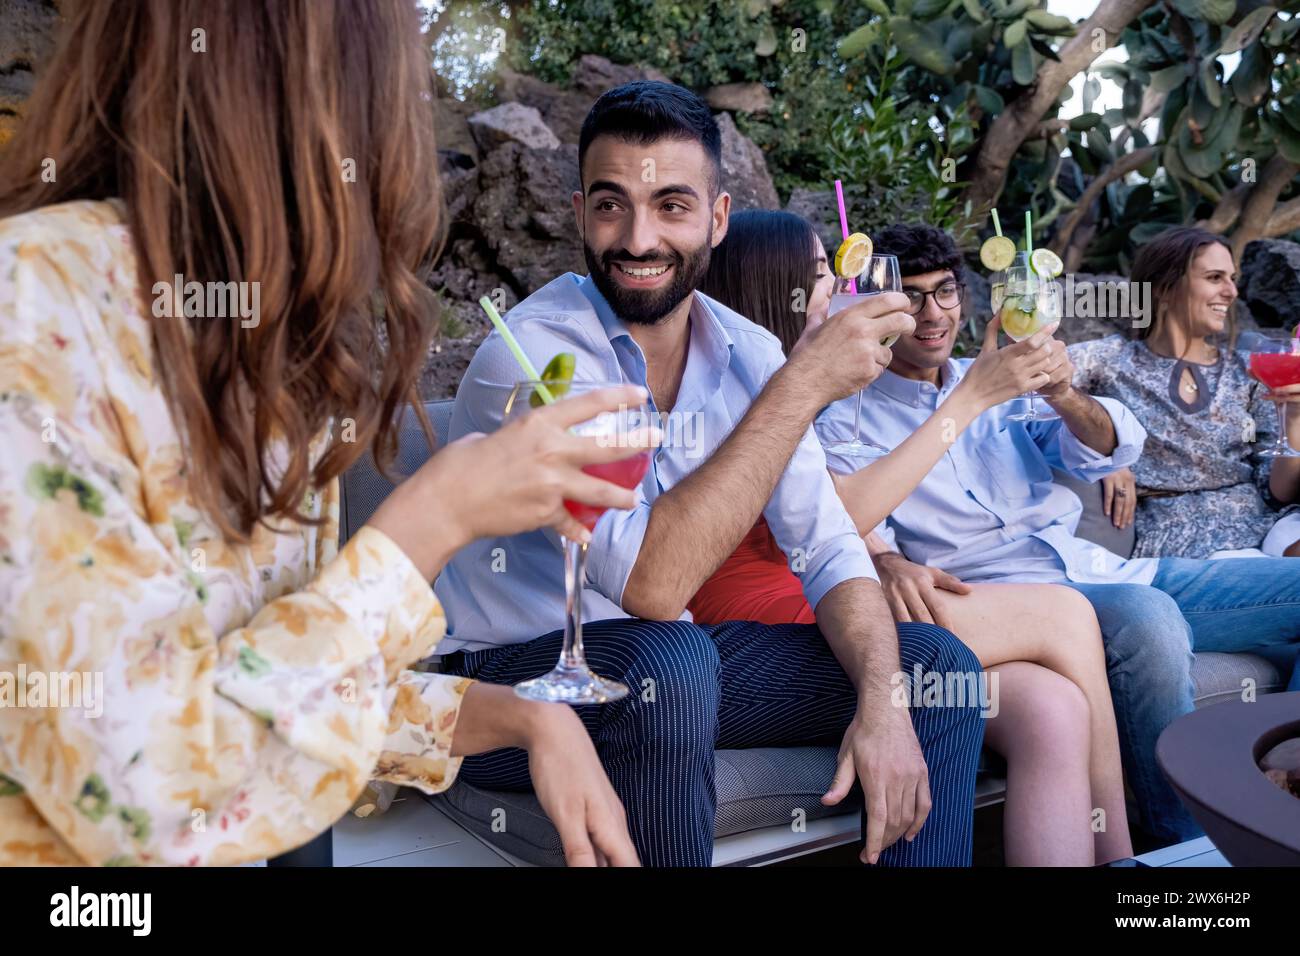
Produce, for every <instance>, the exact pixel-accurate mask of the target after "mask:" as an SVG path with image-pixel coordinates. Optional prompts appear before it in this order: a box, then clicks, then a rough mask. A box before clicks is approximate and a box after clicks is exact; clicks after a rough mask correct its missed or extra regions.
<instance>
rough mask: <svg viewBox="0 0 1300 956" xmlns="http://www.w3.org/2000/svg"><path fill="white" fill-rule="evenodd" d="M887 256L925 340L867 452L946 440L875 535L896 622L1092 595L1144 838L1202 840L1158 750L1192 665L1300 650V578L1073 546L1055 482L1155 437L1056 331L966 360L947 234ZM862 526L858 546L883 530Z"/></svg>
mask: <svg viewBox="0 0 1300 956" xmlns="http://www.w3.org/2000/svg"><path fill="white" fill-rule="evenodd" d="M876 252H877V253H880V254H884V255H894V256H897V257H898V261H899V272H900V273H901V275H902V281H903V287H904V291H905V292H906V293H907V295H908V298H909V300H910V308H909V311H911V313H912V314H913V316H914V317H915V321H916V328H915V330H914V331H913V332H912V334H910V335H904V336H902V338H900V339H899V340H898V342H897V343H895V345H894V347H893V359H892V361H891V362H890V365H889V368H888V370H887V371H885V372H884V373H883V374H882V375H881V376H880V377H879V378H878V379H876V381H875V382H874V383H873V384H872V385H871V386H870V387H868V389H867V390H866V392H864V393H863V401H862V433H863V437H864V438H866V439H869V440H871V441H873V442H876V443H878V444H880V445H882V446H884V447H886V448H889V449H894V448H897V447H898V446H899V445H900V444H901V443H902V442H903V441H904V440H905V439H907V438H908V437H909V436H910V435H912V434H913V433H914V432H916V431H917V430H918V429H920V428H922V426H923V425H925V424H926V422H927V420H930V419H936V420H937V423H939V424H941V425H943V426H944V427H943V428H942V429H941V431H942V432H943V438H942V441H941V442H940V443H938V444H939V447H936V448H934V449H933V459H932V460H933V462H934V463H933V466H932V467H930V469H929V471H928V473H926V474H922V475H920V477H919V478H918V479H917V480H916V482H915V483H914V484H913V486H912V487H911V488H898V487H891V488H889V489H885V493H887V494H888V495H889V496H891V497H892V496H895V495H897V496H901V495H904V494H906V498H904V499H903V500H902V501H901V503H900V504H898V505H897V506H896V507H894V508H893V510H892V511H891V512H890V513H889V516H888V518H887V519H886V520H885V521H883V522H881V523H880V524H879V525H877V526H876V528H875V529H874V531H873V532H872V533H870V534H869V535H868V550H869V551H870V553H871V556H872V559H873V561H874V562H875V565H876V569H877V571H878V573H879V574H880V583H881V587H882V588H883V589H884V591H885V594H886V597H887V598H888V600H889V602H890V606H891V609H892V610H893V611H894V615H895V617H896V618H897V619H898V620H900V621H905V620H921V621H926V620H935V621H936V622H938V621H941V620H942V615H939V616H935V615H937V614H938V611H939V609H940V608H941V607H942V606H943V605H944V603H945V600H944V599H941V598H940V597H939V590H940V589H942V590H944V591H948V592H954V593H950V594H948V595H945V598H946V599H947V600H949V601H951V600H957V601H960V600H961V599H962V598H961V597H959V596H955V595H960V594H962V593H963V592H964V591H965V587H966V584H968V583H976V582H1016V583H1044V584H1062V585H1068V586H1070V587H1073V588H1075V589H1076V590H1078V591H1079V592H1081V593H1082V594H1083V595H1084V596H1085V597H1086V598H1087V599H1088V600H1089V601H1090V602H1091V604H1092V606H1093V609H1094V610H1095V611H1096V612H1097V621H1098V623H1099V624H1100V626H1101V632H1102V637H1103V640H1104V642H1105V645H1106V665H1107V671H1108V676H1109V678H1110V686H1111V693H1112V697H1113V699H1114V703H1115V716H1116V721H1117V724H1118V729H1119V737H1120V747H1121V753H1122V756H1123V760H1124V771H1125V776H1126V777H1127V778H1128V781H1129V783H1130V785H1131V786H1132V788H1133V791H1134V794H1135V795H1136V797H1137V807H1138V811H1139V818H1138V822H1139V824H1140V825H1141V827H1142V828H1143V829H1144V830H1146V831H1147V832H1148V833H1149V834H1151V835H1152V836H1154V837H1156V838H1157V839H1159V840H1161V841H1162V842H1177V841H1180V840H1186V839H1190V838H1191V837H1194V836H1197V835H1199V833H1200V828H1199V827H1198V826H1197V825H1196V822H1195V821H1194V820H1193V819H1192V817H1191V815H1190V814H1189V813H1188V812H1187V810H1186V809H1185V808H1184V807H1183V806H1182V804H1181V803H1180V801H1179V800H1178V798H1177V796H1176V795H1175V794H1174V792H1173V790H1172V788H1171V787H1170V786H1169V784H1168V783H1167V782H1166V781H1165V779H1164V777H1163V775H1162V774H1161V772H1160V770H1159V768H1158V766H1157V765H1156V759H1155V745H1156V739H1157V738H1158V737H1159V736H1160V733H1161V731H1163V730H1164V728H1165V727H1166V726H1168V724H1169V723H1170V722H1171V721H1173V720H1174V719H1176V718H1177V717H1179V716H1180V715H1182V714H1184V713H1187V712H1188V711H1190V710H1192V708H1193V698H1192V695H1193V686H1192V679H1191V663H1192V652H1193V650H1195V651H1198V652H1199V651H1254V652H1261V651H1262V652H1269V651H1270V650H1276V651H1280V652H1285V651H1287V650H1288V649H1289V648H1295V647H1297V646H1300V644H1298V643H1297V642H1300V617H1297V616H1296V614H1295V612H1294V610H1293V608H1294V607H1295V606H1296V604H1297V602H1300V562H1297V561H1295V560H1294V559H1292V558H1251V559H1238V560H1228V561H1194V560H1189V559H1184V558H1134V559H1129V560H1125V559H1123V558H1121V557H1120V556H1119V555H1117V554H1113V553H1112V552H1110V551H1107V550H1106V549H1105V548H1102V547H1100V546H1098V545H1095V544H1093V543H1091V542H1089V541H1085V540H1083V539H1081V538H1077V537H1075V534H1074V532H1075V529H1076V528H1077V527H1078V524H1079V517H1080V515H1081V514H1082V511H1083V506H1082V504H1081V503H1080V501H1079V499H1078V498H1077V497H1076V496H1075V495H1074V493H1073V492H1071V491H1070V490H1068V489H1067V488H1065V487H1063V486H1061V485H1058V484H1056V483H1055V482H1054V481H1053V480H1052V468H1057V469H1060V470H1062V471H1065V472H1068V473H1070V474H1073V475H1074V476H1075V477H1077V478H1081V479H1083V480H1085V481H1090V482H1092V481H1097V480H1099V479H1100V478H1102V477H1103V476H1104V475H1106V474H1108V473H1110V472H1112V471H1115V470H1117V469H1119V468H1123V467H1125V466H1127V465H1129V464H1131V463H1132V462H1134V461H1136V460H1137V458H1138V456H1139V454H1140V453H1141V450H1142V444H1143V442H1144V441H1145V439H1146V431H1145V430H1144V429H1143V428H1142V426H1141V425H1140V424H1139V423H1138V422H1137V420H1136V419H1135V418H1134V416H1133V415H1132V414H1131V413H1130V412H1129V410H1128V409H1127V408H1125V407H1124V406H1123V405H1122V404H1121V403H1119V402H1117V401H1115V400H1113V399H1109V398H1093V397H1090V396H1088V395H1087V394H1085V393H1083V392H1082V391H1080V390H1079V389H1078V388H1076V387H1074V386H1073V385H1072V384H1071V382H1072V379H1073V375H1074V369H1073V367H1072V365H1071V363H1070V359H1069V357H1068V355H1067V354H1066V351H1065V348H1064V346H1063V345H1062V344H1061V343H1060V342H1057V341H1056V340H1054V339H1053V338H1052V337H1051V331H1052V330H1051V329H1044V330H1042V331H1039V332H1037V333H1035V334H1034V335H1033V336H1031V337H1030V338H1028V339H1026V340H1024V341H1023V342H1018V343H1016V344H1014V345H1008V346H1006V347H1005V348H998V346H997V337H998V328H997V322H996V320H995V321H993V322H991V323H990V324H989V328H988V329H987V330H986V332H985V336H984V342H983V347H982V348H981V350H980V353H979V356H978V357H977V358H975V359H974V360H972V359H966V358H962V359H954V358H952V349H953V345H954V343H955V340H956V335H957V329H958V326H959V324H960V321H961V299H962V294H963V290H962V285H961V272H962V259H961V254H960V252H959V251H958V250H957V248H956V246H955V245H954V243H953V241H952V239H951V238H949V236H948V235H947V234H945V233H944V232H943V231H942V230H940V229H936V228H934V227H932V226H924V225H915V226H912V225H895V226H891V227H889V228H888V229H886V230H884V232H883V233H882V234H881V235H880V236H879V237H878V238H877V240H876ZM1035 389H1036V390H1037V391H1038V393H1039V394H1040V395H1041V396H1042V397H1043V398H1044V399H1045V400H1046V401H1047V404H1049V405H1050V406H1051V407H1052V408H1053V409H1054V410H1055V411H1056V413H1057V414H1058V415H1059V416H1060V417H1059V418H1055V419H1051V420H1038V421H1033V420H1031V421H1017V420H1013V419H1011V418H1010V417H1009V414H1010V411H1011V406H1010V405H1009V404H1007V399H1010V398H1012V397H1014V396H1016V395H1018V394H1020V393H1022V392H1026V391H1030V390H1035ZM972 398H975V399H976V400H975V401H972ZM853 420H854V406H853V400H852V399H849V400H840V401H838V402H835V403H834V404H832V405H831V406H829V407H828V408H827V409H825V410H824V411H823V412H822V413H821V414H820V415H819V417H818V421H817V432H818V437H819V438H820V439H821V441H822V444H823V445H824V446H833V443H835V442H837V441H843V440H845V439H847V438H850V437H852V430H853ZM931 428H933V425H931ZM826 457H827V462H828V465H829V467H830V468H831V470H832V471H833V472H836V473H837V474H838V477H837V479H836V483H837V488H838V490H839V492H840V495H841V498H843V499H845V501H846V502H849V501H851V500H869V496H871V495H873V494H874V497H875V498H876V499H879V498H880V496H881V494H882V490H881V489H879V488H878V487H877V488H875V489H872V488H871V487H870V485H871V482H872V476H871V471H872V469H870V468H865V469H864V466H865V465H868V464H870V459H862V458H858V459H850V458H847V457H845V456H841V455H836V454H835V453H833V452H832V451H831V450H830V449H829V448H828V450H827V456H826ZM925 464H926V462H925V461H921V463H920V467H925ZM850 473H851V474H850ZM849 510H850V514H851V515H854V508H853V507H850V509H849ZM873 513H879V509H876V511H874V512H873ZM854 517H855V521H857V523H858V525H859V529H861V527H862V526H863V525H864V524H867V525H869V524H870V523H871V521H874V520H875V519H874V518H872V519H869V520H867V521H863V520H862V519H860V518H858V517H857V516H856V515H854Z"/></svg>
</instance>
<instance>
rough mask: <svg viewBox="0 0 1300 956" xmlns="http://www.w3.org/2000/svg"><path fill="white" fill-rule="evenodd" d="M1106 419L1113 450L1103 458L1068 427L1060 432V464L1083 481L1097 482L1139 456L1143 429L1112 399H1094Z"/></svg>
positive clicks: (1126, 410) (1129, 413)
mask: <svg viewBox="0 0 1300 956" xmlns="http://www.w3.org/2000/svg"><path fill="white" fill-rule="evenodd" d="M1093 401H1095V402H1097V403H1098V404H1100V405H1101V407H1102V408H1104V409H1105V410H1106V414H1107V415H1109V416H1110V420H1111V423H1112V424H1113V425H1114V426H1115V440H1116V445H1115V450H1114V451H1112V452H1111V453H1110V454H1109V455H1103V454H1102V453H1101V452H1099V451H1097V450H1096V449H1095V448H1092V447H1090V446H1088V445H1086V444H1084V443H1083V442H1082V441H1080V440H1079V438H1078V437H1077V436H1076V435H1075V434H1074V432H1072V431H1070V430H1069V429H1068V428H1065V427H1062V428H1061V432H1060V450H1061V463H1062V464H1063V465H1064V466H1065V470H1066V471H1068V472H1069V473H1070V474H1072V475H1074V476H1075V477H1076V478H1080V479H1082V480H1083V481H1098V480H1100V479H1101V478H1104V477H1106V476H1107V475H1109V474H1111V473H1112V472H1115V471H1119V470H1120V469H1121V468H1127V467H1128V466H1129V465H1131V464H1133V463H1134V462H1135V461H1137V460H1138V458H1139V457H1140V456H1141V454H1142V444H1143V442H1145V441H1146V437H1147V433H1146V429H1145V428H1143V427H1142V426H1141V424H1139V423H1138V420H1137V419H1136V418H1135V417H1134V416H1133V413H1132V412H1130V411H1129V410H1128V408H1126V407H1125V406H1124V404H1123V403H1122V402H1118V401H1116V400H1115V399H1113V398H1094V399H1093Z"/></svg>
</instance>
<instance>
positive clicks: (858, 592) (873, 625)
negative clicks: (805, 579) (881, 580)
mask: <svg viewBox="0 0 1300 956" xmlns="http://www.w3.org/2000/svg"><path fill="white" fill-rule="evenodd" d="M814 610H815V612H816V615H817V626H818V628H820V629H821V632H822V636H823V637H824V638H825V639H826V643H827V644H828V645H829V646H830V649H831V652H832V653H834V655H835V659H836V660H838V661H839V662H840V666H841V667H843V668H844V673H845V674H846V675H848V678H849V680H850V681H851V682H852V684H853V686H854V687H855V688H856V689H857V692H858V705H859V707H864V705H865V707H864V709H867V710H871V709H874V708H876V707H881V706H884V705H886V704H888V703H889V700H890V693H891V691H892V688H893V684H892V681H893V680H894V676H895V675H896V674H898V672H899V662H898V631H897V629H896V628H895V626H894V618H893V615H891V614H890V613H889V604H888V603H886V601H885V595H884V593H883V592H882V591H881V590H880V585H879V584H878V583H877V582H875V581H873V580H871V579H870V578H851V579H849V580H848V581H842V582H840V583H839V584H837V585H836V586H835V587H833V588H831V589H830V590H829V591H828V592H826V596H825V597H823V598H822V599H821V601H820V602H818V604H817V607H816V608H815V609H814Z"/></svg>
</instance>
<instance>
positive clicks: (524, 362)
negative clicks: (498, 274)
mask: <svg viewBox="0 0 1300 956" xmlns="http://www.w3.org/2000/svg"><path fill="white" fill-rule="evenodd" d="M478 304H479V305H481V306H482V307H483V311H484V312H486V313H487V317H488V318H489V319H491V320H492V324H493V325H495V326H496V327H497V331H498V332H500V333H501V338H503V339H505V342H506V345H507V346H508V347H509V348H510V354H511V355H513V356H514V357H515V361H516V362H518V363H519V367H520V368H521V369H523V370H524V374H525V375H527V376H528V380H529V381H530V382H536V383H537V394H538V395H540V396H542V401H544V402H545V403H546V404H547V405H551V404H553V403H554V402H555V396H554V395H552V394H551V392H550V389H548V388H547V387H546V386H545V385H544V384H542V377H541V376H540V375H538V374H537V369H535V368H533V363H532V362H530V361H528V356H527V355H525V354H524V350H523V349H522V348H520V346H519V340H518V339H516V338H515V337H514V335H513V333H511V331H510V330H509V329H508V328H506V322H505V319H503V318H501V313H499V312H498V311H497V309H496V306H494V305H493V304H492V300H491V299H489V298H488V297H487V296H483V298H481V299H479V300H478Z"/></svg>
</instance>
